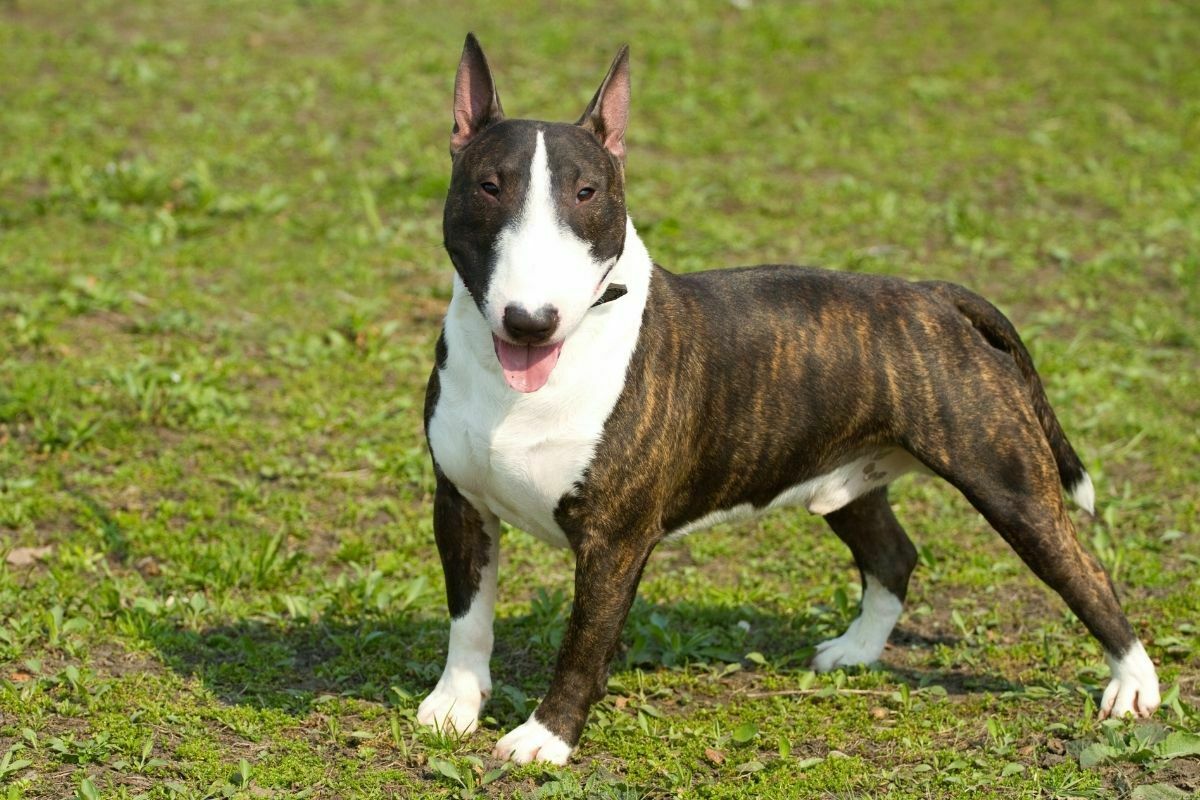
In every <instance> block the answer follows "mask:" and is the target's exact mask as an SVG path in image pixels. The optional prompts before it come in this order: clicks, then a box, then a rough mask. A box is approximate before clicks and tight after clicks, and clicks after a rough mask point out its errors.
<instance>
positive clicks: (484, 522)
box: [417, 472, 500, 734]
mask: <svg viewBox="0 0 1200 800" xmlns="http://www.w3.org/2000/svg"><path fill="white" fill-rule="evenodd" d="M433 533H434V538H436V539H437V546H438V553H439V554H440V555H441V557H442V569H443V571H444V572H445V575H446V600H447V603H448V605H449V607H450V646H449V650H448V652H447V654H446V668H445V670H443V672H442V677H441V679H440V680H439V681H438V682H437V686H435V687H434V689H433V691H432V692H430V693H429V696H428V697H426V698H425V700H424V701H422V702H421V706H420V708H418V709H417V721H418V722H420V723H421V724H423V725H431V726H433V727H435V728H440V729H442V730H446V731H456V732H458V733H459V734H468V733H470V732H472V731H473V730H475V728H476V727H477V726H478V725H479V709H480V707H481V706H482V705H483V701H484V700H486V699H487V697H488V695H489V694H491V691H492V678H491V671H490V667H489V662H490V661H491V657H492V641H493V640H492V620H493V616H494V612H495V607H496V577H497V572H498V570H497V568H498V566H499V561H500V521H499V520H498V519H497V518H496V517H495V516H494V515H493V514H491V513H488V512H486V511H484V512H481V511H479V510H478V509H476V508H475V506H473V505H471V503H470V502H468V501H467V500H466V498H464V497H463V496H462V495H461V494H460V493H459V491H458V489H457V488H455V486H454V484H452V483H450V481H448V480H447V479H446V477H445V476H444V475H442V474H441V473H440V472H439V473H438V475H437V490H436V493H435V495H434V501H433Z"/></svg>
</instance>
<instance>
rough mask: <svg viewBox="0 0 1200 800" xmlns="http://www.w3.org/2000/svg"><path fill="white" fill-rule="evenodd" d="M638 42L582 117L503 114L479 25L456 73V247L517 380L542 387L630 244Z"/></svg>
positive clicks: (450, 243) (507, 370) (446, 221)
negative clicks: (628, 145) (633, 55)
mask: <svg viewBox="0 0 1200 800" xmlns="http://www.w3.org/2000/svg"><path fill="white" fill-rule="evenodd" d="M628 118H629V50H628V48H625V47H623V48H621V51H620V52H619V53H617V57H616V59H614V61H613V63H612V67H610V68H609V71H608V75H607V76H605V78H604V81H603V83H601V84H600V88H599V89H598V90H597V91H596V96H595V97H593V98H592V102H591V104H589V105H588V107H587V110H586V111H584V112H583V116H582V117H580V118H579V121H578V122H576V123H575V124H573V125H572V124H570V123H551V122H535V121H532V120H521V119H505V117H504V111H503V109H502V108H501V107H500V96H499V94H498V93H497V92H496V86H495V83H494V82H493V81H492V74H491V71H490V70H489V69H488V64H487V59H486V58H485V57H484V55H483V50H482V49H480V47H479V42H478V41H477V40H476V39H475V37H474V35H468V36H467V41H466V44H465V45H464V47H463V53H462V60H461V61H460V62H459V65H458V76H457V78H456V79H455V83H454V129H453V133H452V134H451V136H450V153H451V156H452V158H453V168H452V173H451V177H450V192H449V194H448V196H447V197H446V209H445V214H444V216H443V219H442V232H443V236H444V238H445V244H446V250H447V252H449V254H450V259H451V261H453V262H454V268H455V270H457V272H458V275H459V277H460V278H461V279H462V282H463V284H464V285H465V286H466V288H467V291H468V292H469V293H470V295H471V298H472V299H473V300H474V301H475V305H476V306H477V307H478V308H479V311H480V313H481V314H482V315H483V318H484V319H485V320H486V321H487V324H488V325H489V326H490V328H491V331H492V337H493V340H494V344H495V349H496V355H497V357H498V358H499V360H500V364H501V366H502V368H503V370H504V375H505V379H506V380H507V381H508V384H509V385H510V386H511V387H512V388H514V389H516V390H518V391H523V392H532V391H536V390H537V389H540V388H541V387H542V386H543V385H544V384H545V382H546V380H547V379H548V378H549V376H550V371H551V370H552V369H553V368H554V364H555V363H556V362H557V360H558V354H559V351H560V350H561V348H562V347H563V343H564V342H565V341H566V339H567V338H568V337H569V336H570V335H571V333H572V332H573V331H574V330H575V329H576V328H577V327H578V326H579V324H580V323H581V322H582V321H583V318H584V316H585V315H586V314H587V312H588V309H589V308H590V307H591V306H592V305H593V303H595V302H596V301H597V299H598V298H599V297H600V296H601V294H602V293H603V292H604V290H605V284H606V281H607V279H608V277H609V272H610V271H611V270H612V268H613V266H614V265H615V264H616V263H617V259H618V258H620V256H621V252H622V250H623V248H624V246H625V223H626V217H625V182H624V174H623V170H624V161H625V125H626V122H627V120H628Z"/></svg>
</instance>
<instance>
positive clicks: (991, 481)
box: [910, 395, 1159, 718]
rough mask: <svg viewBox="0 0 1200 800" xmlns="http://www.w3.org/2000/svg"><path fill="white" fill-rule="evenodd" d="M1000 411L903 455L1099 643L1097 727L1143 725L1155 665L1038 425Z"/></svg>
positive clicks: (1154, 690) (1151, 701)
mask: <svg viewBox="0 0 1200 800" xmlns="http://www.w3.org/2000/svg"><path fill="white" fill-rule="evenodd" d="M1007 397H1008V398H1009V399H1010V400H1011V398H1012V397H1014V395H1008V396H1007ZM1003 405H1004V406H1007V408H995V407H994V406H993V408H992V410H993V411H994V412H995V413H989V414H988V415H987V417H986V423H985V424H980V421H979V420H976V421H975V424H966V425H960V426H950V427H948V428H947V429H944V430H943V431H939V432H937V433H936V434H934V437H936V438H934V439H933V440H931V441H926V442H924V443H921V444H916V445H914V446H913V447H910V451H911V452H913V453H914V455H916V456H917V457H918V458H920V459H921V460H922V461H924V462H925V464H926V465H927V466H928V467H929V468H930V469H932V470H933V471H934V472H937V473H938V474H939V475H941V476H942V477H944V478H945V479H946V480H948V481H950V482H951V483H952V484H954V485H955V487H957V488H958V489H959V491H961V492H962V493H963V494H964V495H965V496H966V498H967V500H969V501H970V502H971V505H973V506H975V508H976V509H978V510H979V512H980V513H981V514H983V516H984V517H985V518H986V519H987V521H988V522H989V523H990V524H991V526H992V527H993V528H995V529H996V531H997V532H999V534H1000V535H1001V536H1002V537H1004V540H1005V541H1006V542H1008V544H1009V545H1010V546H1011V547H1012V548H1013V550H1015V551H1016V553H1017V555H1019V556H1020V557H1021V559H1022V560H1023V561H1024V562H1025V563H1026V564H1027V565H1028V566H1029V568H1030V569H1032V570H1033V572H1034V574H1036V575H1037V576H1038V577H1039V578H1041V579H1042V581H1044V582H1045V583H1046V584H1047V585H1048V586H1049V587H1050V588H1051V589H1053V590H1054V591H1056V592H1058V594H1059V596H1061V597H1062V599H1063V600H1065V601H1066V603H1067V605H1068V606H1070V608H1071V610H1072V611H1073V612H1075V615H1076V616H1077V617H1079V619H1080V620H1081V621H1082V622H1083V624H1084V625H1085V626H1086V627H1087V629H1088V630H1089V631H1090V632H1091V634H1092V635H1093V636H1095V637H1096V639H1097V640H1099V642H1100V644H1101V646H1102V647H1103V648H1104V653H1105V657H1106V659H1107V660H1108V663H1109V666H1110V667H1111V668H1112V680H1111V682H1110V683H1109V685H1108V687H1107V688H1106V689H1105V691H1104V695H1103V698H1102V700H1101V705H1100V716H1101V718H1103V717H1107V716H1109V715H1112V716H1117V717H1120V716H1124V715H1125V714H1130V713H1131V714H1133V715H1135V716H1147V717H1148V716H1150V715H1151V714H1152V713H1154V710H1155V709H1156V708H1157V707H1158V705H1159V687H1158V675H1157V674H1156V672H1155V670H1154V664H1153V663H1152V662H1151V661H1150V658H1149V656H1147V655H1146V651H1145V649H1144V648H1143V647H1142V644H1141V642H1140V641H1138V638H1137V636H1136V635H1135V634H1134V632H1133V628H1132V627H1131V626H1130V625H1129V621H1128V620H1127V619H1126V618H1125V614H1124V613H1123V612H1122V611H1121V606H1120V603H1119V602H1118V601H1117V596H1116V593H1115V592H1114V590H1113V586H1112V582H1111V581H1110V580H1109V577H1108V575H1107V573H1105V571H1104V568H1103V567H1102V566H1100V564H1099V563H1098V562H1097V561H1096V560H1095V558H1093V557H1092V556H1091V555H1090V554H1089V553H1087V552H1086V551H1085V550H1084V549H1083V547H1082V546H1080V544H1079V541H1078V540H1077V539H1076V534H1075V527H1074V525H1073V524H1072V522H1071V518H1070V517H1069V516H1068V515H1067V510H1066V507H1065V504H1064V502H1063V495H1062V490H1061V488H1060V477H1059V471H1058V469H1057V466H1056V464H1055V460H1054V456H1053V454H1052V452H1051V448H1050V445H1049V443H1048V442H1047V440H1046V438H1045V436H1044V435H1043V432H1042V430H1041V428H1040V426H1039V424H1038V422H1037V421H1036V419H1034V418H1033V415H1032V412H1030V411H1029V410H1028V409H1027V408H1026V407H1023V406H1022V405H1020V404H1019V403H1015V402H1006V403H1003ZM951 454H953V455H951Z"/></svg>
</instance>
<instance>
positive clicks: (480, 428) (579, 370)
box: [429, 221, 653, 547]
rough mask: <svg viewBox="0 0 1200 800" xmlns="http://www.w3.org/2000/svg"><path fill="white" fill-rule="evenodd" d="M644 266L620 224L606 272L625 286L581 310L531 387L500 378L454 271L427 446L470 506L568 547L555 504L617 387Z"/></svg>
mask: <svg viewBox="0 0 1200 800" xmlns="http://www.w3.org/2000/svg"><path fill="white" fill-rule="evenodd" d="M652 268H653V265H652V264H651V262H650V255H649V253H647V252H646V248H645V246H644V245H643V244H642V242H641V240H639V239H638V236H637V232H636V231H635V230H634V228H633V223H631V222H628V221H627V222H626V233H625V251H624V253H623V254H622V256H621V258H620V259H619V260H618V261H617V264H616V266H614V267H613V271H612V276H611V279H612V280H613V281H614V282H617V283H622V284H625V286H626V287H627V288H628V290H629V291H628V293H627V294H626V295H625V296H624V297H622V298H620V299H619V300H614V301H613V302H611V303H606V304H604V305H602V306H598V307H596V308H594V309H592V310H591V311H588V312H587V314H586V315H585V316H584V318H583V321H582V322H580V323H579V325H578V327H577V328H576V329H575V331H574V332H573V333H572V334H571V336H570V338H569V339H567V341H566V343H565V344H564V345H563V350H562V354H561V355H560V356H559V359H558V364H557V366H555V368H554V372H553V373H552V374H551V375H550V379H549V380H548V381H547V382H546V385H545V386H543V387H542V388H541V389H539V390H538V391H536V392H533V393H530V394H522V393H520V392H514V391H513V390H512V389H510V388H509V386H508V385H507V384H506V383H505V382H504V377H503V375H502V373H501V371H500V364H499V362H498V361H497V360H496V354H495V352H494V350H493V348H492V333H491V328H490V325H489V322H488V321H487V320H485V319H484V317H483V316H482V315H481V314H480V313H479V309H478V308H477V307H476V305H475V303H474V302H473V301H472V299H471V297H470V294H469V293H468V292H467V290H466V287H465V286H464V285H463V283H462V281H461V280H459V279H458V278H457V277H455V281H454V296H453V298H452V299H451V301H450V308H449V310H448V311H447V312H446V325H445V336H446V351H447V355H446V365H445V367H444V368H442V370H441V371H440V372H439V373H438V378H439V385H440V389H441V393H440V395H439V397H438V402H437V406H436V408H435V409H434V413H433V417H432V418H431V419H430V421H429V445H430V448H431V449H432V450H433V455H434V458H435V459H436V460H437V463H438V466H439V467H441V469H442V472H443V473H445V475H446V477H447V478H449V479H450V481H451V482H452V483H453V484H454V485H455V486H456V487H458V490H459V491H460V492H462V494H463V496H464V497H466V498H467V499H468V500H470V501H471V503H472V504H473V505H475V506H476V507H478V508H481V509H483V508H486V509H489V510H490V511H491V512H492V513H494V514H496V515H497V516H498V517H500V519H502V520H504V521H505V522H508V523H510V524H512V525H514V526H516V527H518V528H521V529H522V530H524V531H526V532H528V533H531V534H533V535H534V536H536V537H538V538H539V539H542V540H543V541H546V542H549V543H550V544H554V545H557V546H561V547H565V546H567V538H566V536H565V535H564V534H563V532H562V529H561V528H559V526H558V522H557V521H556V520H555V518H554V510H555V509H556V508H557V507H558V502H559V500H560V499H562V497H563V495H565V494H566V493H567V492H570V491H573V490H574V488H575V485H576V484H577V483H578V482H579V481H580V480H581V479H582V476H583V472H584V470H585V469H586V468H587V465H588V464H589V463H591V460H592V456H593V455H594V453H595V451H596V445H597V444H598V443H599V441H600V437H601V435H602V434H603V432H604V423H605V421H606V420H607V419H608V417H609V415H610V414H611V413H612V410H613V407H614V406H615V405H616V403H617V399H618V398H619V397H620V396H621V392H622V391H623V390H624V388H625V373H626V371H627V370H628V368H629V361H630V359H631V358H632V357H633V351H634V348H635V347H636V346H637V339H638V333H639V331H640V329H641V322H642V311H643V309H644V308H645V305H646V297H647V294H648V292H649V288H650V272H651V270H652Z"/></svg>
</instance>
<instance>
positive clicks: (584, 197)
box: [575, 186, 596, 203]
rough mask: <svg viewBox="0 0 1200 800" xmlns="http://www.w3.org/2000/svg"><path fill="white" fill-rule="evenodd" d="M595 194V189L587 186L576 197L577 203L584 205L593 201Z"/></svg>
mask: <svg viewBox="0 0 1200 800" xmlns="http://www.w3.org/2000/svg"><path fill="white" fill-rule="evenodd" d="M595 193H596V190H595V189H593V188H592V187H590V186H585V187H583V188H582V189H580V190H579V192H578V193H577V194H576V195H575V202H576V203H583V202H586V201H588V200H591V199H592V195H594V194H595Z"/></svg>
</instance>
